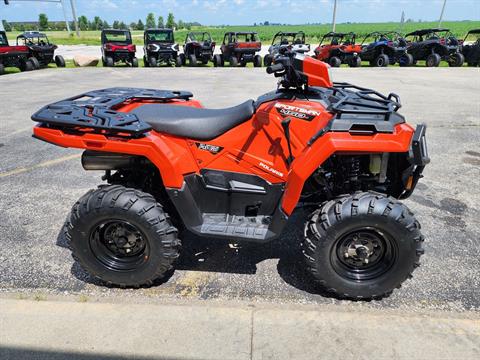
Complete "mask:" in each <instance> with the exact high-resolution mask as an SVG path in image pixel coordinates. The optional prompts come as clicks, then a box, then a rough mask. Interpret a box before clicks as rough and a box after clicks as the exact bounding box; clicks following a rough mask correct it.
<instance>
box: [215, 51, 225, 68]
mask: <svg viewBox="0 0 480 360" xmlns="http://www.w3.org/2000/svg"><path fill="white" fill-rule="evenodd" d="M213 66H214V67H220V66H223V57H222V55H220V54H216V55H214V56H213Z"/></svg>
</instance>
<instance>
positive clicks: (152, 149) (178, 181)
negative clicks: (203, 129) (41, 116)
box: [33, 125, 198, 188]
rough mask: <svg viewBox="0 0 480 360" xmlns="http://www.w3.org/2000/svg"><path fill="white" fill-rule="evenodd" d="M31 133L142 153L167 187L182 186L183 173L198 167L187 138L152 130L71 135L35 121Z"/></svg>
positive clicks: (59, 141) (67, 143)
mask: <svg viewBox="0 0 480 360" xmlns="http://www.w3.org/2000/svg"><path fill="white" fill-rule="evenodd" d="M33 136H34V137H36V138H38V139H40V140H43V141H46V142H49V143H52V144H55V145H58V146H62V147H69V148H77V149H85V150H93V151H104V152H112V153H119V154H130V155H138V156H143V157H145V158H147V159H148V160H150V161H151V162H152V163H153V164H154V165H155V166H156V167H157V168H158V170H159V172H160V175H161V177H162V181H163V183H164V185H165V186H166V187H169V188H181V187H182V184H183V177H184V174H186V173H192V172H196V171H198V166H197V165H196V163H195V161H194V159H193V156H192V154H191V152H190V151H189V148H188V146H187V143H186V140H184V139H180V138H175V137H166V136H163V135H162V134H160V133H157V132H155V131H150V132H149V133H148V134H147V135H146V136H145V137H142V138H138V139H125V138H118V137H106V136H104V135H101V134H93V133H84V134H83V135H78V134H74V135H73V134H67V133H64V132H63V131H61V130H58V129H51V128H46V127H42V126H41V125H38V126H36V127H34V129H33Z"/></svg>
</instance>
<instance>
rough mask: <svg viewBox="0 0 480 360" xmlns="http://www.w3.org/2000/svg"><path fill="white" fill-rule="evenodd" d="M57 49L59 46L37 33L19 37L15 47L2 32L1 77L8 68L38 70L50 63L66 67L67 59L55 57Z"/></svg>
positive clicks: (32, 32) (27, 33)
mask: <svg viewBox="0 0 480 360" xmlns="http://www.w3.org/2000/svg"><path fill="white" fill-rule="evenodd" d="M55 49H57V45H55V44H52V43H51V42H50V41H49V40H48V37H47V35H45V34H43V33H40V32H37V31H30V32H25V33H23V34H20V35H18V36H17V42H16V44H15V45H10V44H9V43H8V39H7V35H6V33H5V32H4V31H0V75H1V74H3V72H4V70H5V68H6V67H17V68H19V69H20V70H21V71H30V70H37V69H40V68H41V67H45V66H48V64H50V63H55V64H56V65H57V66H58V67H65V59H64V58H63V57H62V56H61V55H55Z"/></svg>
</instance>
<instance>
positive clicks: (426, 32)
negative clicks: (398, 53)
mask: <svg viewBox="0 0 480 360" xmlns="http://www.w3.org/2000/svg"><path fill="white" fill-rule="evenodd" d="M405 38H406V39H407V43H408V45H407V51H408V53H409V54H411V55H412V56H413V63H414V64H416V63H417V61H419V60H425V65H426V66H428V67H436V66H439V65H440V62H441V61H442V60H444V61H446V62H448V65H449V66H453V67H459V66H462V65H463V63H464V61H465V58H464V57H463V55H462V53H461V52H460V43H459V41H458V40H457V38H456V37H455V36H453V34H452V33H451V32H450V30H449V29H441V28H435V29H423V30H417V31H413V32H411V33H409V34H407V35H405Z"/></svg>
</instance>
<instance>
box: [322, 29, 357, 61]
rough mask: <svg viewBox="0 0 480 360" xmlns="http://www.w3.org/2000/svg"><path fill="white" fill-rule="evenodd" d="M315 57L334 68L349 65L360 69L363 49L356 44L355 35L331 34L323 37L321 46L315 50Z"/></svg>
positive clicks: (351, 33)
mask: <svg viewBox="0 0 480 360" xmlns="http://www.w3.org/2000/svg"><path fill="white" fill-rule="evenodd" d="M314 52H315V55H314V57H315V58H316V59H318V60H321V61H325V62H326V63H329V64H330V66H332V67H339V66H340V65H341V64H348V65H349V66H350V67H359V66H361V64H362V60H361V59H360V56H359V54H360V53H361V52H362V47H361V46H360V45H356V44H355V34H354V33H353V32H350V33H345V34H344V33H335V32H329V33H328V34H325V35H324V36H323V37H322V40H321V41H320V44H319V45H318V47H317V48H316V49H315V50H314Z"/></svg>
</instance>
